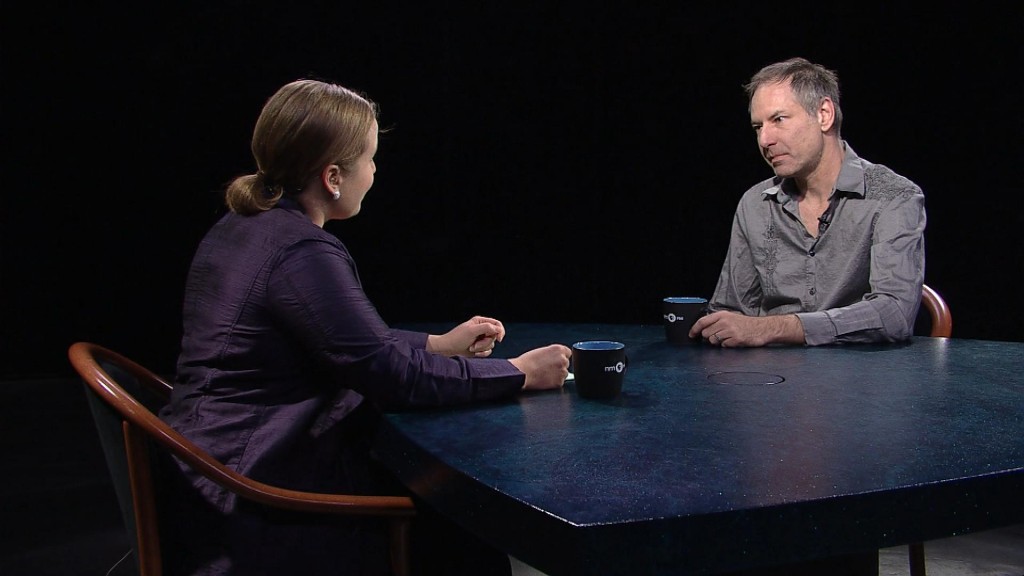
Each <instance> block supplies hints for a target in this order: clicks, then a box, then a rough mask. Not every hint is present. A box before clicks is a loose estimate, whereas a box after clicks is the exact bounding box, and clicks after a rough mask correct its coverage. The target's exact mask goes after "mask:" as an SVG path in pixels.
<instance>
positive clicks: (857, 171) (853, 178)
mask: <svg viewBox="0 0 1024 576" xmlns="http://www.w3.org/2000/svg"><path fill="white" fill-rule="evenodd" d="M842 142H843V150H845V152H844V153H843V166H842V168H840V169H839V176H838V177H837V178H836V192H842V193H843V194H847V195H856V196H860V197H861V198H863V197H864V166H865V162H864V161H863V160H861V158H860V156H857V153H856V152H854V151H853V147H852V146H850V145H849V144H848V143H847V142H846V140H843V141H842ZM792 185H793V183H792V179H791V178H779V177H778V176H776V177H775V178H774V179H773V181H772V186H771V187H769V188H768V189H767V190H765V191H764V192H762V194H764V196H766V197H772V198H775V200H777V201H779V202H783V203H785V202H787V201H788V200H789V199H790V197H791V196H792V195H791V194H790V193H788V192H787V190H788V189H790V187H791V186H792ZM780 193H781V194H780Z"/></svg>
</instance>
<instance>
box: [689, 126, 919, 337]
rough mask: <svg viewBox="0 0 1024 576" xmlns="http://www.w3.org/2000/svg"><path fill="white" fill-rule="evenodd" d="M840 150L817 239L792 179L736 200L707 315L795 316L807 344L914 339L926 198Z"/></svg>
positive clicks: (755, 189)
mask: <svg viewBox="0 0 1024 576" xmlns="http://www.w3.org/2000/svg"><path fill="white" fill-rule="evenodd" d="M843 144H844V147H845V150H846V153H845V155H844V157H843V167H842V169H841V170H840V172H839V177H838V179H837V181H836V189H835V190H834V191H833V193H832V197H831V198H830V202H831V205H830V208H829V210H828V211H826V213H825V216H824V217H823V218H824V219H825V220H824V222H825V223H824V224H823V225H822V226H820V228H819V234H818V237H817V238H815V237H814V236H812V235H811V234H810V233H809V232H808V231H807V229H806V227H804V225H803V222H801V220H800V214H799V208H798V203H797V201H796V199H795V198H794V197H793V194H794V193H795V188H794V184H793V182H792V180H790V179H786V178H779V177H774V178H769V179H767V180H764V181H763V182H760V183H758V184H757V185H755V186H753V187H752V188H750V189H749V190H747V191H746V193H744V194H743V197H742V198H741V199H740V202H739V205H738V206H737V208H736V214H735V218H734V220H733V227H732V238H731V240H730V242H729V252H728V255H727V256H726V259H725V264H724V265H723V266H722V273H721V275H720V276H719V278H718V285H717V287H716V288H715V293H714V295H713V296H712V299H711V303H710V305H709V309H710V310H712V311H716V310H732V311H736V312H741V313H743V314H745V315H748V316H772V315H779V314H796V316H797V317H798V318H799V319H800V321H801V323H802V324H803V327H804V334H805V342H806V343H807V344H809V345H812V346H813V345H821V344H835V343H845V342H896V341H901V340H906V339H908V338H909V337H910V336H911V335H912V333H913V328H914V320H915V318H916V317H917V310H918V307H919V306H920V303H921V286H922V284H923V283H924V264H925V258H924V229H925V220H926V216H925V208H924V193H923V192H922V191H921V188H920V187H918V186H917V185H916V184H914V183H913V182H911V181H910V180H908V179H906V178H904V177H903V176H900V175H899V174H896V173H895V172H893V171H892V170H890V169H889V168H887V167H885V166H883V165H881V164H872V163H871V162H868V161H866V160H864V159H862V158H860V157H858V156H857V154H856V153H855V152H854V151H853V148H851V147H850V146H849V145H847V144H846V143H845V142H844V143H843Z"/></svg>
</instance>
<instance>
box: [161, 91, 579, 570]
mask: <svg viewBox="0 0 1024 576" xmlns="http://www.w3.org/2000/svg"><path fill="white" fill-rule="evenodd" d="M377 131H378V126H377V111H376V107H375V105H374V104H373V103H372V102H370V101H368V100H367V99H365V98H364V97H362V96H360V95H358V94H356V93H354V92H352V91H350V90H348V89H346V88H343V87H341V86H338V85H334V84H328V83H324V82H319V81H314V80H299V81H296V82H292V83H289V84H287V85H285V86H284V87H282V88H281V89H280V90H278V91H277V93H275V94H274V95H273V96H272V97H271V98H270V99H269V100H268V101H267V103H266V105H265V106H264V108H263V111H262V113H261V114H260V117H259V119H258V120H257V122H256V127H255V130H254V133H253V138H252V153H253V156H254V157H255V160H256V165H257V167H258V171H257V172H256V174H253V175H247V176H241V177H239V178H237V179H235V180H234V181H233V182H232V183H231V184H230V185H229V186H228V189H227V192H226V203H227V206H228V208H229V211H228V213H227V214H225V215H224V217H223V218H222V219H221V220H220V221H219V222H217V223H216V224H215V225H214V226H213V227H212V229H211V230H210V231H209V233H208V234H207V235H206V237H205V238H204V239H203V241H202V242H201V244H200V246H199V249H198V251H197V252H196V255H195V257H194V260H193V262H192V266H191V269H190V271H189V275H188V280H187V284H186V289H185V301H184V311H183V323H184V335H183V337H182V349H181V354H180V357H179V360H178V368H177V374H176V379H175V385H174V392H173V394H172V399H171V403H170V404H169V405H168V406H167V407H166V408H165V410H164V411H163V412H162V413H161V417H162V418H163V419H165V420H166V421H167V422H168V423H169V424H171V425H172V426H174V427H175V428H176V429H178V430H180V431H181V432H182V433H183V434H185V435H186V436H188V437H189V438H191V439H192V440H193V441H195V442H196V443H197V444H199V445H200V446H202V447H203V448H205V449H207V450H209V451H210V452H211V453H212V454H213V455H214V456H215V457H217V458H218V459H219V460H220V461H221V462H224V463H225V464H227V465H228V466H231V467H233V468H235V469H237V470H238V471H239V472H241V473H243V474H246V475H249V476H252V477H254V478H256V479H258V480H261V481H264V482H267V483H271V484H276V485H280V486H284V487H288V488H294V489H300V490H310V491H321V492H340V493H374V492H376V493H381V492H388V491H393V490H395V487H394V486H393V485H391V484H390V482H389V479H388V478H387V477H386V476H382V475H381V474H380V472H379V471H377V470H374V468H373V465H372V462H371V461H370V459H369V457H368V449H367V442H368V441H369V439H370V438H371V436H372V433H373V423H374V421H375V416H376V415H377V414H379V412H378V411H379V410H382V409H393V408H401V407H431V406H444V405H455V404H463V403H468V402H475V401H486V400H491V399H497V398H502V397H509V396H512V395H514V394H516V393H517V392H519V391H521V390H546V389H556V388H559V387H560V386H561V385H562V383H563V382H564V381H565V377H566V376H567V370H568V366H569V357H570V351H569V349H568V348H566V347H565V346H562V345H559V344H553V345H551V346H547V347H544V348H539V349H536V350H532V351H529V352H527V353H525V354H523V355H521V356H518V357H516V358H513V359H510V360H499V359H490V358H486V357H487V356H489V355H490V354H491V350H492V349H493V347H494V345H495V344H496V343H497V342H498V341H500V340H501V339H502V338H503V337H504V334H505V331H504V327H503V326H502V324H501V323H500V322H499V321H497V320H495V319H492V318H485V317H474V318H472V319H470V320H468V321H466V322H464V323H462V324H460V325H458V326H456V327H455V328H453V329H452V330H451V331H450V332H448V333H446V334H441V335H428V334H422V333H415V332H407V331H401V330H396V329H392V328H389V327H388V326H387V325H386V324H385V323H384V321H383V320H382V319H381V318H380V316H379V315H378V314H377V312H376V310H375V309H374V306H373V304H372V303H371V302H370V301H369V299H368V298H367V297H366V294H364V293H363V290H362V287H361V285H360V281H359V277H358V274H357V272H356V266H355V262H354V261H353V259H352V257H351V255H350V254H349V253H348V251H347V250H346V248H345V246H344V245H343V244H342V243H341V242H340V241H339V240H338V239H337V238H336V237H335V236H333V235H332V234H330V233H328V232H326V231H324V230H323V225H324V223H325V222H326V221H328V220H343V219H346V218H351V217H352V216H354V215H356V214H358V213H359V210H360V206H361V203H362V200H363V197H364V196H365V195H366V193H367V191H368V190H369V189H370V187H371V185H372V184H373V177H374V172H375V171H376V167H375V165H374V162H373V157H374V154H375V152H376V150H377ZM181 469H182V470H183V473H184V476H185V478H186V480H185V483H186V490H185V493H186V494H189V495H190V497H189V498H186V499H184V500H183V502H182V505H181V506H180V507H179V508H178V509H177V513H176V514H174V518H172V521H174V522H175V523H176V524H177V526H176V527H175V528H174V529H173V530H171V531H172V532H173V533H175V534H176V535H178V536H177V538H178V541H177V542H176V543H175V544H173V552H172V553H171V554H168V557H169V558H171V559H172V561H173V562H174V563H175V566H174V567H173V568H172V571H173V572H177V573H187V574H224V573H235V574H380V573H386V572H387V566H388V564H387V559H386V554H385V550H384V544H383V542H384V538H383V535H382V529H381V526H378V525H377V524H376V523H374V522H373V521H368V520H365V519H331V520H329V521H328V520H324V519H323V518H317V519H310V518H308V517H303V516H301V515H297V514H291V513H280V514H278V513H273V514H270V513H268V512H267V511H266V510H265V509H262V508H259V507H256V506H252V505H249V504H247V503H245V502H239V501H238V500H237V499H236V498H235V497H233V496H232V495H230V494H229V493H227V492H225V491H224V490H222V489H221V488H219V487H217V486H216V485H214V484H213V483H211V482H208V481H205V480H202V479H200V478H198V477H197V476H196V475H194V474H192V473H190V472H189V471H188V470H187V468H185V467H181ZM421 516H423V517H424V520H422V522H430V521H437V522H440V520H439V519H433V520H431V519H429V518H428V515H427V514H426V513H424V514H422V515H421ZM197 518H201V520H197ZM422 528H424V530H423V532H422V534H420V533H414V535H413V542H414V544H415V543H416V542H417V540H416V539H417V538H420V543H421V544H422V543H423V542H430V543H431V546H434V545H437V546H448V547H450V550H448V551H445V550H444V549H443V548H441V549H439V550H437V554H436V556H438V557H442V558H444V557H447V559H448V560H451V559H452V558H457V559H459V562H461V561H462V560H464V559H470V560H467V561H466V563H467V564H469V566H467V569H471V570H474V571H476V572H477V573H487V574H493V573H496V572H495V570H497V573H503V572H504V573H508V570H509V569H508V558H507V556H504V555H503V554H499V553H495V552H493V551H491V550H489V549H487V548H486V547H483V546H482V545H481V544H479V543H478V542H476V541H475V540H474V539H473V538H472V537H470V536H469V535H467V534H465V533H461V532H459V531H457V530H454V529H453V528H450V527H447V528H446V527H438V526H436V525H431V526H430V527H429V528H427V527H422ZM453 550H454V551H453ZM455 551H457V552H455ZM453 555H454V556H453ZM481 558H482V559H484V560H483V561H484V562H492V561H495V562H497V567H495V565H490V564H487V565H480V564H473V562H475V561H476V560H474V559H481ZM413 563H414V564H416V565H420V566H424V565H427V564H428V563H429V558H415V559H414V562H413Z"/></svg>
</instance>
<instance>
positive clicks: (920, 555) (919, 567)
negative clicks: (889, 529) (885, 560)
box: [907, 542, 925, 576]
mask: <svg viewBox="0 0 1024 576" xmlns="http://www.w3.org/2000/svg"><path fill="white" fill-rule="evenodd" d="M907 555H908V556H909V560H910V576H925V569H924V542H914V543H913V544H910V545H909V546H908V547H907Z"/></svg>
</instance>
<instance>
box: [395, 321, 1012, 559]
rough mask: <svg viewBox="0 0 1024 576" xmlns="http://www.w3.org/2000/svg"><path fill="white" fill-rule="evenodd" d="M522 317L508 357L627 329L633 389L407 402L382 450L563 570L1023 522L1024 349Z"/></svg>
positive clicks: (852, 550)
mask: <svg viewBox="0 0 1024 576" xmlns="http://www.w3.org/2000/svg"><path fill="white" fill-rule="evenodd" d="M419 328H425V329H429V328H430V326H419ZM506 328H507V330H508V334H507V337H506V338H505V341H504V342H503V343H502V344H501V345H500V346H499V348H498V352H499V353H500V354H501V355H502V356H503V357H511V356H514V355H516V354H518V353H520V352H522V351H524V350H527V349H529V348H532V347H535V346H538V345H543V344H548V343H551V342H561V343H563V344H566V345H570V344H572V343H573V342H575V341H578V340H584V339H610V340H618V341H622V342H624V343H626V345H627V353H628V358H629V364H628V368H627V372H626V377H625V384H624V387H623V392H622V395H621V396H620V397H619V398H617V399H615V400H610V401H595V400H587V399H583V398H580V397H579V396H578V395H577V394H576V392H575V389H574V384H573V383H572V382H571V381H570V382H568V383H567V384H566V386H565V388H564V389H563V390H561V391H553V392H541V393H534V394H524V395H522V396H520V397H518V398H517V399H515V400H511V401H507V402H500V403H491V404H484V405H477V406H473V407H468V408H457V409H453V410H445V411H424V412H408V413H400V414H390V415H388V417H387V419H386V423H385V426H384V427H383V430H382V432H381V435H380V437H379V439H378V445H377V451H378V456H379V458H380V459H381V460H382V461H383V462H384V463H385V464H386V465H387V466H388V467H390V468H391V469H392V470H394V471H395V472H396V473H397V474H398V475H399V477H400V478H401V479H402V480H403V481H404V482H405V483H406V484H407V485H408V486H409V487H410V488H411V489H412V490H413V491H414V492H415V493H416V494H417V495H418V496H419V497H420V498H422V499H423V500H424V501H425V503H427V504H428V505H431V506H434V507H436V508H437V509H439V510H441V511H442V512H443V513H445V514H447V515H449V516H451V517H452V518H454V519H456V520H457V521H459V522H460V523H462V524H464V525H465V526H467V527H468V528H470V529H471V530H473V531H474V532H477V533H479V534H480V535H481V536H482V537H484V538H486V539H488V540H490V541H491V542H492V543H494V544H496V545H498V546H499V547H501V548H502V549H505V550H506V551H508V552H509V553H510V554H513V555H514V556H516V557H517V558H520V559H522V560H524V561H526V562H528V563H529V564H531V565H532V566H535V567H537V568H539V569H540V570H543V571H544V572H546V573H548V574H552V575H563V574H564V575H572V574H631V575H632V574H680V573H694V574H699V573H726V572H730V571H739V570H751V569H756V568H761V567H768V566H774V565H785V564H790V563H801V562H811V561H816V560H819V559H823V558H829V557H842V556H844V555H861V554H865V553H872V552H874V551H877V550H878V549H879V548H882V547H886V546H893V545H898V544H903V543H907V542H911V541H919V540H927V539H932V538H941V537H944V536H950V535H954V534H959V533H965V532H971V531H975V530H983V529H986V528H992V527H998V526H1003V525H1007V524H1011V523H1015V522H1021V521H1024V344H1022V343H1012V342H991V341H980V340H963V339H937V338H916V339H914V340H913V341H912V342H910V343H907V344H900V345H887V346H880V345H879V346H876V345H860V346H835V347H818V348H809V347H772V348H760V349H738V350H737V349H719V348H715V347H711V346H705V345H695V346H684V347H676V346H671V345H669V344H667V343H666V342H665V341H664V333H663V331H662V328H661V327H660V326H632V325H597V324H547V325H545V324H523V325H508V326H506ZM439 329H440V328H439ZM875 558H876V559H877V556H875ZM875 566H876V569H877V562H876V564H875Z"/></svg>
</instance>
